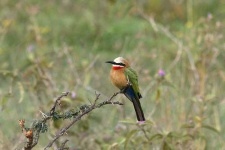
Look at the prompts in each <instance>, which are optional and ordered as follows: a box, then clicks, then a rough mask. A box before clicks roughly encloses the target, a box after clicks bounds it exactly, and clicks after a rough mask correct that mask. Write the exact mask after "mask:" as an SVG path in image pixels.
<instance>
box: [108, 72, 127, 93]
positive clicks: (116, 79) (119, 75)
mask: <svg viewBox="0 0 225 150" xmlns="http://www.w3.org/2000/svg"><path fill="white" fill-rule="evenodd" d="M110 78H111V81H112V83H113V84H114V85H115V86H116V87H118V88H119V89H123V88H125V87H126V86H127V79H126V76H125V74H124V72H123V70H111V72H110Z"/></svg>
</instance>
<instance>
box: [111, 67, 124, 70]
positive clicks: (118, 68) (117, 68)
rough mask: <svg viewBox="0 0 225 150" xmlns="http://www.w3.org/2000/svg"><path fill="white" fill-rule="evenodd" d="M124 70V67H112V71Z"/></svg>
mask: <svg viewBox="0 0 225 150" xmlns="http://www.w3.org/2000/svg"><path fill="white" fill-rule="evenodd" d="M122 68H123V66H112V69H113V70H120V69H122Z"/></svg>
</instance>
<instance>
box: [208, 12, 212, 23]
mask: <svg viewBox="0 0 225 150" xmlns="http://www.w3.org/2000/svg"><path fill="white" fill-rule="evenodd" d="M212 18H213V15H212V14H211V13H208V15H207V19H208V21H209V20H212Z"/></svg>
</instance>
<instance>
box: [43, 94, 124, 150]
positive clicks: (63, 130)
mask: <svg viewBox="0 0 225 150" xmlns="http://www.w3.org/2000/svg"><path fill="white" fill-rule="evenodd" d="M119 93H120V92H117V93H114V94H113V95H112V96H111V97H110V98H109V99H108V100H105V101H103V102H101V103H98V104H97V101H98V99H99V97H100V94H97V93H96V98H95V101H94V103H93V104H92V105H90V106H89V107H88V108H86V109H84V110H83V111H82V113H80V114H79V115H78V116H76V117H75V118H74V119H73V121H72V122H70V123H69V124H68V125H67V126H66V127H64V128H62V129H61V130H60V131H59V132H58V133H57V134H56V135H55V137H54V138H53V139H52V140H51V141H50V142H49V143H48V145H47V146H46V147H45V150H47V149H48V148H50V147H51V146H52V144H53V143H54V142H55V141H56V140H58V139H59V138H60V137H61V136H63V135H64V134H65V133H66V132H67V130H68V129H70V128H71V127H72V126H73V125H74V124H75V123H76V122H77V121H79V120H80V119H81V118H82V117H83V116H84V115H87V114H88V113H90V112H91V111H93V110H94V109H96V108H100V107H102V106H104V105H107V104H117V105H123V103H120V102H118V101H117V102H112V99H113V98H114V97H115V96H117V95H118V94H119Z"/></svg>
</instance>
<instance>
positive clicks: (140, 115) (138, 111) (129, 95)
mask: <svg viewBox="0 0 225 150" xmlns="http://www.w3.org/2000/svg"><path fill="white" fill-rule="evenodd" d="M124 94H125V96H126V97H127V98H128V99H129V100H130V101H131V102H132V103H133V105H134V110H135V112H136V116H137V120H138V121H145V116H144V113H143V110H142V108H141V103H140V101H139V99H140V98H139V96H138V95H136V94H135V92H134V90H133V88H132V86H129V87H127V88H126V89H125V90H124ZM140 97H141V96H140Z"/></svg>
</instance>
